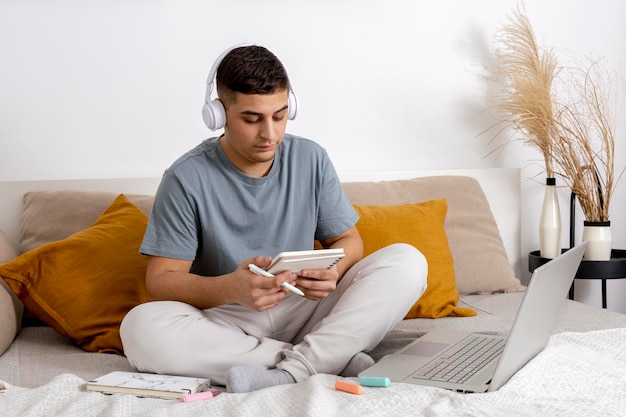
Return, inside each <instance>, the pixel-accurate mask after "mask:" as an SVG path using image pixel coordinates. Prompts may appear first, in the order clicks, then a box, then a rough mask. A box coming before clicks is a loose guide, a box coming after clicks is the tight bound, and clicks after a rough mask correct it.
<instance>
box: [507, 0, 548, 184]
mask: <svg viewBox="0 0 626 417" xmlns="http://www.w3.org/2000/svg"><path fill="white" fill-rule="evenodd" d="M496 39H497V41H498V42H499V43H500V44H501V45H502V48H501V49H499V50H498V51H497V53H496V58H497V59H498V62H499V67H498V68H497V69H496V77H497V79H498V82H499V84H501V85H502V88H501V95H500V97H498V105H497V109H498V110H499V112H500V113H501V115H502V121H503V122H505V123H506V124H507V125H508V126H513V127H514V128H515V129H516V130H518V131H519V132H521V133H522V135H523V136H524V141H525V143H527V144H529V145H531V146H534V147H535V148H537V150H539V151H540V152H541V153H542V154H543V157H544V160H545V169H546V174H547V176H548V177H552V176H553V173H554V171H553V161H552V155H553V153H554V152H553V151H552V149H551V147H552V142H553V140H552V132H553V131H554V123H555V122H554V119H553V113H552V108H553V98H552V83H553V81H554V79H555V77H556V74H557V59H556V57H555V55H554V52H553V51H552V50H544V51H542V50H540V48H539V47H538V46H537V42H536V40H535V35H534V32H533V29H532V27H531V25H530V22H529V20H528V18H527V17H526V15H525V14H524V13H523V11H521V10H520V9H519V7H518V9H517V10H516V11H515V12H514V13H513V16H512V17H511V18H510V19H509V23H508V24H507V25H505V26H503V27H502V28H501V29H500V30H499V31H498V32H497V33H496Z"/></svg>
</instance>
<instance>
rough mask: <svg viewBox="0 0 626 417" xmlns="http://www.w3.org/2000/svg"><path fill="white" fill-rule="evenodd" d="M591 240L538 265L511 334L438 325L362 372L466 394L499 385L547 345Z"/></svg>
mask: <svg viewBox="0 0 626 417" xmlns="http://www.w3.org/2000/svg"><path fill="white" fill-rule="evenodd" d="M586 245H587V244H586V242H583V243H582V244H581V245H578V246H576V247H574V248H573V249H570V250H568V251H566V252H565V253H564V254H562V255H560V256H559V257H557V258H555V259H553V260H551V261H550V262H548V263H546V264H544V265H542V266H540V267H539V268H537V269H535V271H534V272H533V275H532V277H531V279H530V282H529V284H528V288H527V289H526V293H525V294H524V298H523V300H522V304H521V305H520V308H519V310H518V312H517V316H516V317H515V321H514V322H513V327H512V328H511V330H510V332H509V335H508V337H501V336H494V335H486V334H480V333H466V332H458V331H451V330H445V329H437V330H433V331H430V332H428V333H426V334H425V335H424V336H422V337H420V338H418V339H416V340H415V341H413V342H411V343H409V345H407V346H405V347H404V348H402V349H400V350H399V351H397V352H395V353H392V354H390V355H387V356H385V357H384V358H382V359H381V360H380V361H379V362H378V363H376V364H375V365H374V366H372V367H371V368H368V369H366V370H365V371H363V372H361V373H360V374H359V376H377V377H388V378H389V379H391V380H392V381H395V382H405V383H410V384H417V385H427V386H433V387H440V388H445V389H449V390H454V391H458V392H464V393H474V392H486V391H495V390H497V389H499V388H500V387H501V386H502V385H504V384H505V383H506V382H507V381H508V380H509V379H510V378H511V377H512V376H513V375H514V374H515V373H516V372H517V371H519V370H520V369H521V368H522V367H523V366H524V365H525V364H526V363H528V361H530V360H531V359H532V358H534V357H535V355H537V354H538V353H539V352H541V351H542V350H543V349H544V348H545V347H546V345H547V343H548V339H549V338H550V334H551V333H552V330H553V328H554V325H555V323H556V321H557V318H558V316H559V313H560V311H561V308H562V307H563V304H564V303H565V299H566V295H567V293H568V290H569V288H570V286H571V285H572V281H573V280H574V276H575V275H576V271H577V270H578V266H579V265H580V261H581V259H582V256H583V253H584V251H585V247H586Z"/></svg>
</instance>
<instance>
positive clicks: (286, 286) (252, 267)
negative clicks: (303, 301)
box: [248, 264, 304, 297]
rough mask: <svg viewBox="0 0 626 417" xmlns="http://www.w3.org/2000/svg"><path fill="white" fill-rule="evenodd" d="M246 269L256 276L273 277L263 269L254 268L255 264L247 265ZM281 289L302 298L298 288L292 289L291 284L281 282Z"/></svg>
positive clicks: (302, 294) (302, 295)
mask: <svg viewBox="0 0 626 417" xmlns="http://www.w3.org/2000/svg"><path fill="white" fill-rule="evenodd" d="M248 269H249V270H250V271H252V272H254V273H255V274H257V275H261V276H264V277H273V276H274V275H273V274H270V273H269V272H267V271H266V270H265V269H263V268H259V267H258V266H256V265H255V264H248ZM281 286H282V287H283V288H287V289H288V290H289V291H291V292H292V293H294V294H298V295H299V296H301V297H304V293H303V292H302V291H300V289H299V288H296V287H294V286H293V285H291V284H288V283H286V282H283V283H282V285H281Z"/></svg>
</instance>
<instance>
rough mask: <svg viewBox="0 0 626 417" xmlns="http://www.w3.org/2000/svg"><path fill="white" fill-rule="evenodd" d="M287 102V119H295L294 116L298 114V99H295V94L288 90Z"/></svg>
mask: <svg viewBox="0 0 626 417" xmlns="http://www.w3.org/2000/svg"><path fill="white" fill-rule="evenodd" d="M288 100H289V101H288V102H287V105H288V106H289V112H288V114H287V118H288V119H289V120H293V119H295V118H296V115H297V114H298V98H297V97H296V94H295V93H294V92H293V91H292V90H291V89H289V99H288Z"/></svg>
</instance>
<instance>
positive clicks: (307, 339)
mask: <svg viewBox="0 0 626 417" xmlns="http://www.w3.org/2000/svg"><path fill="white" fill-rule="evenodd" d="M216 82H217V93H218V97H219V98H218V100H219V101H220V102H221V104H222V105H223V106H224V109H225V126H224V134H223V135H222V136H220V137H217V138H212V139H208V140H206V141H204V142H202V143H201V144H200V145H199V146H198V147H196V148H195V149H193V150H191V151H190V152H188V153H187V154H185V155H183V156H182V157H181V158H180V159H178V160H177V161H176V162H175V163H174V164H173V165H172V166H171V167H170V168H169V169H168V170H167V171H166V172H165V174H164V176H163V180H162V182H161V185H160V187H159V190H158V192H157V194H156V197H155V202H154V208H153V211H152V215H151V217H150V222H149V225H148V229H147V231H146V235H145V238H144V241H143V244H142V247H141V252H142V253H144V254H146V255H148V256H149V261H148V268H147V273H146V284H147V287H148V291H149V293H150V296H151V298H152V299H153V300H154V301H152V302H149V303H146V304H142V305H140V306H137V307H136V308H135V309H133V310H132V311H131V312H129V313H128V315H127V316H126V318H125V319H124V321H123V323H122V326H121V336H122V341H123V345H124V351H125V354H126V355H127V357H128V360H129V361H130V362H131V363H132V364H133V365H134V366H136V367H137V368H138V369H139V370H141V371H148V372H156V373H164V374H177V375H189V376H198V377H209V378H211V381H212V383H213V384H220V385H221V384H225V385H226V387H227V389H228V391H229V392H247V391H252V390H256V389H260V388H264V387H268V386H273V385H277V384H284V383H294V382H297V381H303V380H305V379H307V378H308V377H309V376H311V375H314V374H316V373H330V374H342V375H345V376H355V375H356V374H357V373H358V372H360V371H361V370H363V369H365V368H367V367H369V366H371V365H372V364H373V361H372V359H371V358H370V357H369V356H368V355H366V354H365V353H362V352H364V351H368V350H371V349H373V348H374V347H375V346H376V345H377V344H378V343H379V342H380V340H381V339H382V338H383V337H384V336H385V335H386V334H387V333H388V332H389V331H390V330H391V329H392V328H393V327H394V326H395V325H396V324H397V323H398V322H399V321H400V320H402V318H403V317H404V315H405V314H406V312H407V311H408V310H409V308H410V307H411V305H412V304H413V303H414V302H415V301H416V300H417V299H418V298H419V297H420V296H421V294H422V293H423V292H424V290H425V287H426V274H427V265H426V261H425V259H424V257H423V255H422V254H421V253H420V252H419V251H417V249H415V248H414V247H412V246H409V245H406V244H396V245H391V246H389V247H386V248H384V249H381V250H380V251H378V252H376V253H374V254H372V255H370V256H368V257H367V258H365V259H361V258H362V255H363V244H362V241H361V237H360V235H359V233H358V231H357V229H356V227H355V224H356V222H357V220H358V216H357V214H356V212H355V211H354V209H353V208H352V206H351V204H350V202H349V201H348V199H347V197H346V196H345V195H344V193H343V190H342V188H341V185H340V182H339V179H338V177H337V175H336V173H335V170H334V168H333V165H332V163H331V162H330V160H329V158H328V155H327V154H326V152H325V151H324V149H322V148H321V147H320V146H319V145H317V144H316V143H314V142H312V141H310V140H307V139H303V138H299V137H296V136H293V135H289V134H285V129H286V125H287V118H288V114H289V103H290V100H289V94H291V91H290V86H289V80H288V77H287V73H286V71H285V69H284V67H283V66H282V64H281V63H280V61H279V60H278V59H277V58H276V57H275V56H274V55H273V54H272V53H271V52H269V51H268V50H267V49H265V48H263V47H259V46H246V47H239V48H235V49H233V50H231V51H230V52H229V53H228V54H227V55H226V56H225V57H224V58H223V59H222V60H221V62H219V67H218V69H217V76H216ZM292 105H293V104H292ZM316 239H317V240H319V241H320V242H321V243H322V245H323V246H324V247H326V248H343V249H344V251H345V257H344V258H343V259H342V260H341V261H339V262H338V263H337V264H336V265H335V266H334V267H332V268H331V269H329V270H307V271H302V275H301V276H296V275H295V274H294V273H291V272H284V273H281V274H278V275H277V276H276V277H273V278H271V277H263V276H259V275H256V274H254V273H252V272H250V271H249V269H248V264H251V263H253V264H256V265H258V266H260V267H266V266H267V265H269V263H270V261H271V258H270V256H275V255H276V254H278V253H279V252H282V251H295V250H310V249H312V248H313V243H314V240H316ZM284 282H287V283H290V284H292V285H295V286H297V287H298V288H299V289H300V290H302V291H303V292H304V294H305V296H304V297H300V296H298V295H295V294H292V293H290V292H288V291H287V290H286V289H284V288H283V287H281V284H283V283H284Z"/></svg>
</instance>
